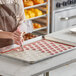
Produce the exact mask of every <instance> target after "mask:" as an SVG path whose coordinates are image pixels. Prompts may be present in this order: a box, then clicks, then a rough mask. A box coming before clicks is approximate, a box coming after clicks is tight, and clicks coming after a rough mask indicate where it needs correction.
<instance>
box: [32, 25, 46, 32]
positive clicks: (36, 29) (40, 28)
mask: <svg viewBox="0 0 76 76" xmlns="http://www.w3.org/2000/svg"><path fill="white" fill-rule="evenodd" d="M43 29H47V26H45V27H42V28H39V29H35V30H33V32H35V31H39V30H43Z"/></svg>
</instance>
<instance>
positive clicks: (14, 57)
mask: <svg viewBox="0 0 76 76" xmlns="http://www.w3.org/2000/svg"><path fill="white" fill-rule="evenodd" d="M44 39H45V36H44V37H43V36H39V37H36V38H33V39H31V40H27V41H24V43H23V45H25V46H26V45H30V44H32V43H35V42H38V41H40V40H44ZM48 41H49V40H48ZM54 42H55V41H54ZM40 43H41V42H40ZM55 43H57V41H56V42H55ZM42 44H43V43H42ZM60 44H61V43H60ZM62 44H63V43H62ZM43 45H44V44H43ZM64 45H67V44H64ZM14 46H15V47H14V48H17V47H19V46H17V45H14ZM68 46H70V45H68ZM41 48H42V47H41ZM73 49H76V47H75V46H73V47H72V48H70V49H68V50H65V51H62V52H59V53H56V54H54V55H47V53H45V55H47V56H45V55H43V54H42V53H41V55H43V56H44V57H42V58H40V59H31V57H32V56H34V52H35V53H36V50H34V51H33V53H32V54H31V53H30V52H31V51H32V50H29V51H30V52H29V53H28V54H29V56H30V58H29V59H28V57H27V59H26V58H23V56H21V58H20V57H17V56H16V55H15V56H13V51H12V53H11V55H9V53H5V54H1V56H5V57H8V58H11V59H16V60H21V61H24V62H27V63H29V64H34V63H37V62H40V61H43V60H46V59H49V58H53V57H56V56H58V55H61V54H64V53H67V52H71V51H72V50H73ZM25 51H28V50H25ZM38 51H39V50H37V52H38ZM22 53H23V52H21V53H20V54H19V55H22ZM25 53H26V52H25ZM23 54H24V53H23ZM39 54H40V51H39ZM25 55H26V54H25ZM41 55H40V56H41ZM35 57H37V56H36V55H35ZM35 57H34V58H35Z"/></svg>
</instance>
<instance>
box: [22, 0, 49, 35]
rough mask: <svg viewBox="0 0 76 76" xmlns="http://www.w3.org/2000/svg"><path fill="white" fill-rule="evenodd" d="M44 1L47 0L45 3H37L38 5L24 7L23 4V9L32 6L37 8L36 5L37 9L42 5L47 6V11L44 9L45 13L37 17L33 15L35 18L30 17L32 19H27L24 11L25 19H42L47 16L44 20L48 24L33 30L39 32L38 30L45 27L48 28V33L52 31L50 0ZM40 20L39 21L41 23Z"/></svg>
mask: <svg viewBox="0 0 76 76" xmlns="http://www.w3.org/2000/svg"><path fill="white" fill-rule="evenodd" d="M44 1H45V3H42V4H37V5H33V6H29V7H24V5H23V9H24V10H25V9H30V8H35V7H36V8H37V9H40V7H44V6H45V7H46V8H47V9H46V10H45V11H42V12H43V13H44V14H43V15H41V16H37V17H33V18H30V19H26V18H25V12H24V18H25V21H26V20H37V19H38V20H39V19H40V18H41V19H42V18H45V17H46V19H45V20H44V21H45V23H46V26H44V27H42V28H39V29H35V30H33V32H34V33H35V32H37V31H41V30H45V29H46V34H49V33H50V30H49V28H50V25H49V24H50V0H44ZM39 6H40V7H39ZM38 7H39V8H38ZM42 9H43V8H42ZM47 10H48V13H46V11H47ZM40 22H41V21H40ZM40 22H38V23H39V24H40Z"/></svg>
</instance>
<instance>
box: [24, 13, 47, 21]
mask: <svg viewBox="0 0 76 76" xmlns="http://www.w3.org/2000/svg"><path fill="white" fill-rule="evenodd" d="M46 16H47V14H44V15H41V16H37V17H33V18H30V19H25V21H26V20H34V19H37V18H41V17H46Z"/></svg>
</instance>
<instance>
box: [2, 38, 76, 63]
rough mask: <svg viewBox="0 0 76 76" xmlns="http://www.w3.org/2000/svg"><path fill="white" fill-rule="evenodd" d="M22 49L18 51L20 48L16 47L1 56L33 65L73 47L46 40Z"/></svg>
mask: <svg viewBox="0 0 76 76" xmlns="http://www.w3.org/2000/svg"><path fill="white" fill-rule="evenodd" d="M23 47H24V50H25V51H20V47H18V48H15V49H11V50H10V51H9V52H7V53H5V54H3V55H5V56H8V57H12V58H16V59H20V60H23V61H26V62H29V63H35V62H37V61H41V60H44V59H46V58H49V57H53V56H55V55H59V54H61V53H64V52H67V51H70V50H71V49H73V48H74V47H75V46H71V45H67V44H63V43H58V42H54V41H51V40H47V39H41V40H38V41H36V42H33V43H30V44H27V45H24V46H23Z"/></svg>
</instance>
